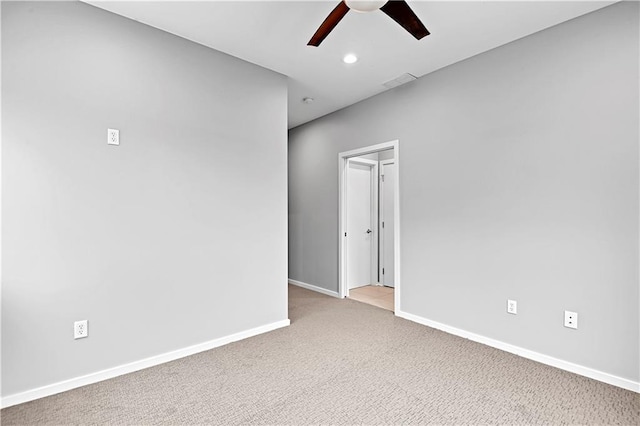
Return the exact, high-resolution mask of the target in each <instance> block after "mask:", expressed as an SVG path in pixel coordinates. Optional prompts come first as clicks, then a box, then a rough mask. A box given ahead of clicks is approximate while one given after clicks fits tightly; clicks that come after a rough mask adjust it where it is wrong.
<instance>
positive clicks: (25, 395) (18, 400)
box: [0, 319, 290, 408]
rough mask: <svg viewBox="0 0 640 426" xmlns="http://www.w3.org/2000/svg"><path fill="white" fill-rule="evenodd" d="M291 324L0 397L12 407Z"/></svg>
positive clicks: (266, 327)
mask: <svg viewBox="0 0 640 426" xmlns="http://www.w3.org/2000/svg"><path fill="white" fill-rule="evenodd" d="M289 324H290V321H289V320H288V319H286V320H282V321H278V322H274V323H271V324H266V325H263V326H260V327H256V328H252V329H249V330H245V331H241V332H239V333H235V334H231V335H229V336H225V337H220V338H218V339H214V340H210V341H208V342H204V343H200V344H197V345H193V346H189V347H186V348H183V349H178V350H175V351H171V352H166V353H164V354H160V355H156V356H152V357H149V358H145V359H142V360H140V361H134V362H131V363H128V364H124V365H119V366H117V367H113V368H108V369H106V370H102V371H98V372H96V373H91V374H87V375H85V376H80V377H74V378H73V379H69V380H64V381H62V382H58V383H53V384H51V385H46V386H42V387H39V388H36V389H31V390H28V391H25V392H20V393H16V394H13V395H8V396H5V397H3V398H2V400H1V401H0V407H2V408H7V407H11V406H12V405H17V404H22V403H23V402H29V401H33V400H35V399H39V398H44V397H45V396H50V395H55V394H57V393H60V392H65V391H68V390H71V389H75V388H79V387H81V386H86V385H90V384H92V383H97V382H101V381H103V380H107V379H112V378H114V377H118V376H121V375H123V374H128V373H133V372H134V371H138V370H143V369H145V368H149V367H153V366H156V365H159V364H164V363H165V362H169V361H173V360H176V359H179V358H184V357H187V356H190V355H194V354H197V353H198V352H203V351H208V350H209V349H213V348H217V347H219V346H224V345H227V344H229V343H232V342H236V341H238V340H243V339H246V338H249V337H253V336H257V335H258V334H263V333H267V332H269V331H273V330H276V329H278V328H282V327H286V326H288V325H289Z"/></svg>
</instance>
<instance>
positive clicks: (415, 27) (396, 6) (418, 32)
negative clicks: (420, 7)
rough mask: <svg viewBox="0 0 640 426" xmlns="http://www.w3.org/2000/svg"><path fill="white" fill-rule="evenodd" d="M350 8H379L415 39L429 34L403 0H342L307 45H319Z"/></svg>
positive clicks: (370, 10)
mask: <svg viewBox="0 0 640 426" xmlns="http://www.w3.org/2000/svg"><path fill="white" fill-rule="evenodd" d="M352 9H353V10H355V11H356V12H372V11H374V10H378V9H380V10H381V11H383V12H384V13H386V14H387V15H388V16H389V17H390V18H391V19H393V20H394V21H396V22H397V23H398V24H400V25H401V26H402V28H404V29H405V30H407V31H409V33H410V34H411V35H412V36H414V37H415V38H416V39H417V40H420V39H421V38H422V37H425V36H428V35H429V31H428V30H427V29H426V28H425V26H424V25H423V24H422V22H420V19H418V17H417V16H416V14H415V13H413V10H411V8H410V7H409V5H408V4H407V2H405V1H404V0H390V1H388V0H343V1H341V2H340V3H338V5H337V6H336V7H335V9H333V11H332V12H331V13H330V14H329V16H327V19H325V20H324V22H323V23H322V24H321V25H320V28H318V30H317V31H316V33H315V34H314V35H313V37H311V40H309V43H307V46H316V47H317V46H320V43H322V40H324V39H325V38H326V37H327V36H328V35H329V33H330V32H331V31H332V30H333V29H334V28H335V27H336V25H338V22H340V20H341V19H342V18H344V16H345V15H346V14H347V12H349V10H352Z"/></svg>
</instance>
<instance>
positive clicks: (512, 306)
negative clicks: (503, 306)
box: [507, 300, 518, 315]
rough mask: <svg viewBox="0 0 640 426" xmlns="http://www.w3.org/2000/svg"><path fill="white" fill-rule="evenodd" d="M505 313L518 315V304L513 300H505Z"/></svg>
mask: <svg viewBox="0 0 640 426" xmlns="http://www.w3.org/2000/svg"><path fill="white" fill-rule="evenodd" d="M507 312H509V313H510V314H513V315H516V314H517V313H518V302H517V301H515V300H507Z"/></svg>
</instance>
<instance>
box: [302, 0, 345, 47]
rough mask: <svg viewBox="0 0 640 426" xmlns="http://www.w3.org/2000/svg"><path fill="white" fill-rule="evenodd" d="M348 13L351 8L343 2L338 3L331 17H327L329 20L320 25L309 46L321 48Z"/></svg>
mask: <svg viewBox="0 0 640 426" xmlns="http://www.w3.org/2000/svg"><path fill="white" fill-rule="evenodd" d="M348 11H349V7H348V6H347V5H346V4H345V3H344V2H343V1H341V2H340V3H338V5H337V6H336V8H335V9H333V11H332V12H331V13H330V14H329V16H327V19H325V20H324V22H323V23H322V24H321V25H320V28H318V31H316V33H315V34H314V35H313V37H311V40H309V43H307V46H316V47H318V46H320V43H322V40H324V39H325V38H326V37H327V36H328V35H329V33H330V32H331V30H333V29H334V28H335V27H336V25H338V22H340V20H341V19H342V18H344V15H346V14H347V12H348Z"/></svg>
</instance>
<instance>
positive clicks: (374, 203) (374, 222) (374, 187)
mask: <svg viewBox="0 0 640 426" xmlns="http://www.w3.org/2000/svg"><path fill="white" fill-rule="evenodd" d="M346 162H347V164H346V166H347V169H348V167H349V163H353V164H360V165H364V166H367V167H369V169H370V172H369V173H370V174H371V179H370V180H369V187H370V188H371V206H370V210H371V213H370V214H371V233H372V235H371V258H370V259H369V262H370V268H369V277H370V283H371V284H373V283H374V282H375V283H378V282H379V280H378V278H377V277H378V270H379V261H378V259H379V251H378V250H379V249H380V247H379V244H377V242H378V241H379V239H378V238H379V235H378V229H377V228H378V221H379V219H378V189H379V187H378V176H379V173H380V172H379V170H378V161H374V160H369V159H366V158H358V157H350V158H347V159H346ZM347 175H348V172H347V174H345V181H344V182H345V186H344V188H345V193H344V194H345V198H344V200H345V204H344V206H345V222H344V223H345V232H346V228H347V221H346V217H347V216H346V214H347V208H348V206H347V198H348V195H347V191H348V183H347V180H348V178H347ZM345 250H347V247H346V243H345ZM346 253H347V252H346V251H345V261H346V260H347V256H346ZM347 267H348V265H346V264H345V277H346V276H347ZM345 282H346V281H345ZM346 287H347V296H349V285H348V283H347V285H346Z"/></svg>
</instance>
